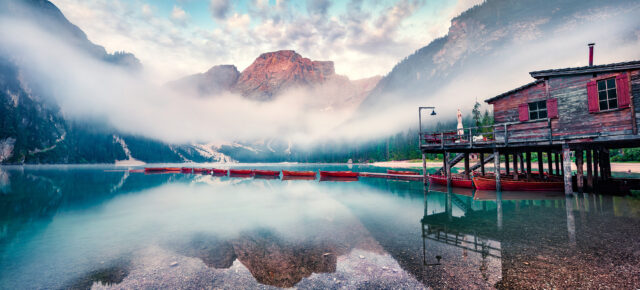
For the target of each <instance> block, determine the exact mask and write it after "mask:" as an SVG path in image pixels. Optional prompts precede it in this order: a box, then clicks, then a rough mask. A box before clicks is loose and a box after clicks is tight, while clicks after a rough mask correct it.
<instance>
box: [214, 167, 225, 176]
mask: <svg viewBox="0 0 640 290" xmlns="http://www.w3.org/2000/svg"><path fill="white" fill-rule="evenodd" d="M211 171H213V174H225V175H226V174H227V172H229V170H227V169H217V168H214V169H211Z"/></svg>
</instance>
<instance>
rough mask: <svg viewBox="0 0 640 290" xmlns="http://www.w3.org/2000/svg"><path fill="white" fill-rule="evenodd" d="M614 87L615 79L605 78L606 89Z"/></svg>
mask: <svg viewBox="0 0 640 290" xmlns="http://www.w3.org/2000/svg"><path fill="white" fill-rule="evenodd" d="M615 87H616V79H608V80H607V89H614V88H615Z"/></svg>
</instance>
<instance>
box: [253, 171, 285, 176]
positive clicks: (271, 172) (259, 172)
mask: <svg viewBox="0 0 640 290" xmlns="http://www.w3.org/2000/svg"><path fill="white" fill-rule="evenodd" d="M253 174H254V175H263V176H280V171H275V170H254V171H253Z"/></svg>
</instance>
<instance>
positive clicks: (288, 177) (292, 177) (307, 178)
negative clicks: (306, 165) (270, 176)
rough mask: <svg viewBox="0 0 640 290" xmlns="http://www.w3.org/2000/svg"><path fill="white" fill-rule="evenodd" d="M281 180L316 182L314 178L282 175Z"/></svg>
mask: <svg viewBox="0 0 640 290" xmlns="http://www.w3.org/2000/svg"><path fill="white" fill-rule="evenodd" d="M282 180H316V177H315V175H314V176H296V175H282Z"/></svg>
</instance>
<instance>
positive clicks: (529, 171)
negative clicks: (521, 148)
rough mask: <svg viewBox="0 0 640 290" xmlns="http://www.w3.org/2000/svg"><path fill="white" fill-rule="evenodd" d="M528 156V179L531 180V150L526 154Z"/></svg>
mask: <svg viewBox="0 0 640 290" xmlns="http://www.w3.org/2000/svg"><path fill="white" fill-rule="evenodd" d="M525 155H526V156H525V157H526V158H527V181H531V151H527V153H526V154H525Z"/></svg>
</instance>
